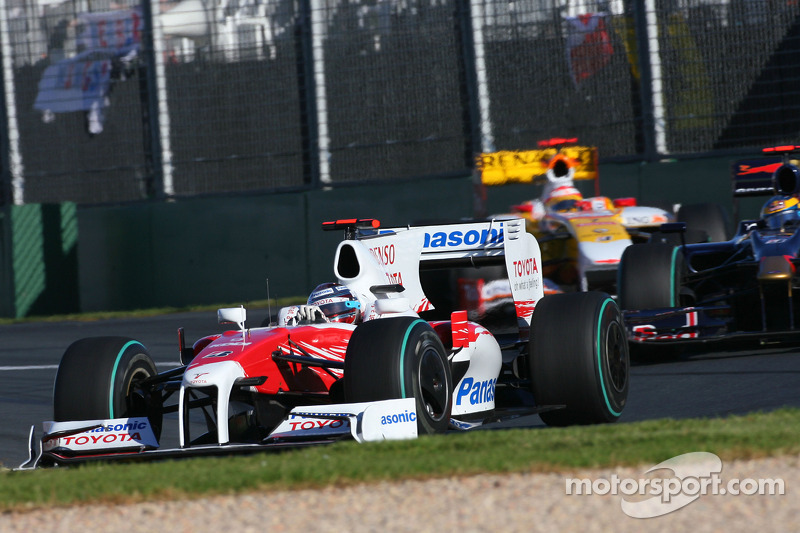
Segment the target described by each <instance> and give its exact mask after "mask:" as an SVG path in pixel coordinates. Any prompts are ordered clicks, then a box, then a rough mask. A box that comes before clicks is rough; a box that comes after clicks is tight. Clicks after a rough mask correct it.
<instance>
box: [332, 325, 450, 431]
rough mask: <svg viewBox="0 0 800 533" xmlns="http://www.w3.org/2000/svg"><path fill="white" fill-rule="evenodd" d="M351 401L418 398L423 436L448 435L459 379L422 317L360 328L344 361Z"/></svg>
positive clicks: (442, 348)
mask: <svg viewBox="0 0 800 533" xmlns="http://www.w3.org/2000/svg"><path fill="white" fill-rule="evenodd" d="M344 397H345V400H346V401H347V402H373V401H379V400H392V399H395V398H411V397H413V398H415V399H416V403H417V430H418V432H419V434H421V435H422V434H431V433H443V432H445V431H446V430H447V427H448V425H449V423H450V413H451V411H452V409H453V378H452V375H451V372H450V364H449V362H448V360H447V353H446V352H445V349H444V346H443V345H442V341H441V340H440V339H439V336H438V335H437V334H436V332H434V331H433V328H431V326H430V325H429V324H428V323H427V322H426V321H425V320H422V319H420V318H416V317H397V318H382V319H377V320H371V321H369V322H364V323H363V324H361V325H359V326H358V327H357V328H356V330H355V331H354V332H353V335H352V337H350V342H349V343H348V345H347V354H346V355H345V360H344Z"/></svg>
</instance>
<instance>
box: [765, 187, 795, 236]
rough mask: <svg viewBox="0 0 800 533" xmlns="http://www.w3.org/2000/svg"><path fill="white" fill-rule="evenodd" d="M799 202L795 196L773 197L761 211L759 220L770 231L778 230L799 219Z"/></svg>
mask: <svg viewBox="0 0 800 533" xmlns="http://www.w3.org/2000/svg"><path fill="white" fill-rule="evenodd" d="M799 207H800V201H798V199H797V197H796V196H784V195H778V196H773V197H772V198H770V199H769V201H768V202H767V203H766V204H764V207H763V208H762V209H761V218H762V219H764V222H766V223H767V227H768V228H770V229H780V228H782V227H783V225H784V224H786V223H787V222H789V221H791V220H798V219H800V212H798V208H799Z"/></svg>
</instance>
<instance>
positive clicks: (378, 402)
mask: <svg viewBox="0 0 800 533" xmlns="http://www.w3.org/2000/svg"><path fill="white" fill-rule="evenodd" d="M323 227H324V229H333V230H343V231H344V233H345V239H344V240H343V241H342V242H341V243H340V244H339V245H338V248H337V250H336V255H335V259H334V265H333V266H334V276H335V279H336V280H337V281H338V283H339V284H341V285H342V286H344V287H346V288H347V289H348V290H349V291H350V292H352V293H353V294H354V295H356V296H357V300H358V302H359V303H358V306H359V307H360V309H359V311H361V314H362V316H363V320H362V321H361V322H360V323H352V324H351V323H340V322H333V321H328V320H327V319H326V320H322V321H319V320H317V321H315V322H313V323H311V322H309V323H303V322H302V321H301V322H299V323H296V324H294V325H291V324H289V323H286V322H282V321H279V323H278V324H277V325H273V324H270V325H267V326H264V327H254V328H250V327H247V326H246V324H245V321H246V318H247V317H246V311H245V310H244V309H242V308H230V309H220V310H219V311H218V316H219V320H220V322H222V323H232V324H235V327H234V328H232V329H231V330H229V331H225V332H224V333H220V334H214V335H210V336H207V337H203V338H201V339H199V340H197V341H196V342H194V344H193V345H192V346H186V345H185V342H184V340H183V333H182V331H180V334H179V343H178V347H177V349H178V352H179V354H180V357H181V362H182V364H181V365H180V366H177V367H176V368H173V369H171V370H167V371H165V372H157V371H156V368H155V365H154V364H153V359H152V358H151V356H150V354H149V353H148V350H147V348H146V347H145V346H144V345H142V343H140V342H138V341H136V340H135V339H128V338H120V337H101V338H87V339H82V340H79V341H77V342H75V343H73V344H72V345H71V346H70V347H69V348H68V349H67V350H66V352H65V353H64V355H63V358H62V360H61V363H60V365H59V369H58V372H57V377H56V381H55V387H54V420H53V421H48V422H46V423H45V424H44V436H43V437H42V438H41V439H40V440H39V441H37V440H36V438H35V436H34V434H33V430H32V432H31V458H30V460H29V461H28V462H27V463H26V464H24V465H22V466H21V468H33V467H36V466H46V465H54V464H68V463H70V462H76V461H85V460H89V459H97V458H103V459H107V458H110V457H114V458H128V459H132V458H139V457H164V456H181V455H191V454H208V453H233V452H235V451H247V450H250V451H252V450H254V449H259V450H261V449H269V448H274V447H285V446H296V445H303V444H316V443H322V442H328V441H331V440H336V439H341V438H343V437H352V438H355V439H356V440H358V441H374V440H381V439H400V438H413V437H416V436H417V435H418V434H420V433H422V434H428V433H441V432H444V431H446V430H448V429H460V430H465V429H471V428H475V427H479V426H481V425H482V424H485V423H487V422H491V421H496V420H498V419H501V418H503V417H504V416H506V415H508V416H511V415H512V414H513V416H518V415H519V412H520V409H522V410H523V411H524V412H526V413H539V415H540V417H541V418H542V420H544V421H545V422H546V423H547V424H551V425H566V424H591V423H603V422H613V421H615V420H616V419H618V417H619V416H620V414H621V413H622V410H623V409H624V407H625V404H626V402H627V395H628V381H629V375H628V370H629V358H628V347H627V342H626V339H625V333H624V325H623V323H622V315H621V312H620V310H619V308H618V307H617V305H616V303H615V302H614V300H613V299H611V298H610V297H609V296H608V295H607V294H604V293H598V292H590V293H576V294H570V295H556V296H548V297H546V298H543V278H542V274H541V270H540V265H541V255H540V251H539V247H538V244H537V243H536V240H535V239H534V238H533V236H531V235H530V234H528V233H526V232H525V229H524V221H523V220H521V219H513V220H503V221H486V222H469V223H459V224H446V225H433V226H419V227H411V226H408V227H391V228H381V227H380V224H379V223H378V222H377V221H376V220H372V219H368V220H355V219H353V220H340V221H335V222H330V223H325V224H324V225H323ZM465 265H474V266H481V265H501V266H502V267H503V268H504V269H505V270H506V272H507V276H508V278H509V279H510V280H511V288H512V291H513V295H514V303H515V308H516V315H517V323H518V332H517V333H515V334H514V335H512V336H510V337H509V338H507V339H501V338H499V337H495V336H494V335H492V334H491V333H490V332H489V331H488V330H487V329H485V328H484V327H482V326H480V325H479V324H476V323H473V322H470V321H468V320H467V315H466V312H464V311H456V312H453V314H452V315H451V317H450V319H449V320H439V321H431V322H428V321H426V320H424V319H422V318H420V314H424V313H425V312H426V311H427V310H430V309H431V307H432V306H431V303H430V302H429V300H428V298H427V297H426V295H425V293H424V292H423V289H422V286H421V284H420V269H423V270H424V269H433V268H455V267H462V266H465ZM286 315H288V313H286V314H283V316H286ZM279 316H280V315H279ZM522 392H524V393H525V394H519V393H522ZM526 394H527V397H528V398H532V401H531V402H530V404H527V402H526V401H523V400H520V399H519V398H525V397H526ZM168 413H177V425H178V428H177V429H178V435H179V439H178V440H179V446H178V448H170V449H161V447H160V434H161V430H162V427H163V426H164V424H165V422H166V419H165V415H166V414H168ZM197 421H201V422H202V427H203V428H204V429H203V431H201V432H197V431H193V430H192V428H193V427H196V426H197ZM37 442H38V450H37V449H36V448H37Z"/></svg>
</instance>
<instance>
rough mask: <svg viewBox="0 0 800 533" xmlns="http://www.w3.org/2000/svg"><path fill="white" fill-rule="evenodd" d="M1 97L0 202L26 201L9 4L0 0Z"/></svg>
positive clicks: (16, 202)
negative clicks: (0, 168)
mask: <svg viewBox="0 0 800 533" xmlns="http://www.w3.org/2000/svg"><path fill="white" fill-rule="evenodd" d="M0 60H2V71H1V72H0V82H1V83H2V85H0V96H2V100H3V108H4V109H3V111H2V112H0V118H2V126H0V127H2V128H3V129H4V130H5V131H4V133H5V135H3V140H2V142H0V150H2V151H3V155H2V158H0V163H2V182H1V183H0V205H3V204H12V203H13V204H15V205H22V204H24V203H25V175H24V168H23V164H22V154H21V153H20V149H19V127H18V125H17V102H16V91H15V89H14V51H13V50H12V49H11V40H10V39H9V27H8V4H7V2H6V0H0Z"/></svg>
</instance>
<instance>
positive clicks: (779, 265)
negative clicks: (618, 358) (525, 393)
mask: <svg viewBox="0 0 800 533" xmlns="http://www.w3.org/2000/svg"><path fill="white" fill-rule="evenodd" d="M797 150H800V146H782V147H776V148H768V149H765V150H764V152H765V153H766V154H767V157H764V158H761V159H756V160H747V161H738V162H737V163H736V164H735V165H734V166H733V193H734V196H736V197H742V196H764V195H769V196H771V198H770V199H769V200H768V201H767V202H766V204H764V207H763V208H762V211H761V216H760V218H759V219H756V220H744V221H741V222H740V223H739V226H738V230H737V232H736V234H735V235H734V236H733V238H731V239H730V240H727V241H723V242H703V243H695V244H687V243H686V242H687V241H686V239H685V235H684V234H683V233H684V232H685V231H686V229H685V225H684V224H681V223H673V224H665V225H664V226H662V232H664V233H666V234H669V233H672V234H673V235H678V236H680V237H679V238H677V239H675V240H669V239H667V240H666V242H651V243H647V244H636V245H633V246H630V247H628V248H627V249H626V250H625V253H624V254H623V256H622V259H621V263H620V268H619V279H618V291H619V293H618V295H619V296H618V303H619V304H620V306H621V307H622V309H623V310H624V316H625V322H626V325H627V331H628V339H629V342H630V346H631V352H632V354H636V353H638V354H640V355H641V354H648V353H653V351H654V350H653V349H654V348H655V347H656V346H661V347H666V346H671V345H674V344H676V343H697V342H706V341H716V340H724V339H731V338H753V339H755V340H758V341H760V342H787V341H800V275H799V274H798V272H797V266H798V265H800V199H798V197H799V196H800V169H798V166H797V164H798V161H797V160H795V159H793V157H792V153H794V152H796V151H797ZM676 242H678V243H680V244H677V245H676V244H675V243H676Z"/></svg>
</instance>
